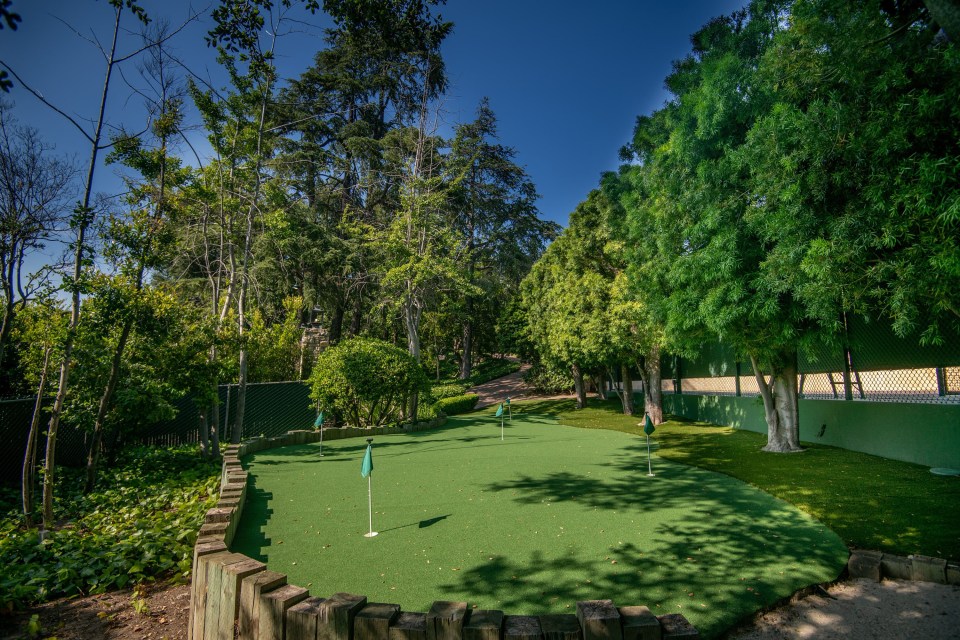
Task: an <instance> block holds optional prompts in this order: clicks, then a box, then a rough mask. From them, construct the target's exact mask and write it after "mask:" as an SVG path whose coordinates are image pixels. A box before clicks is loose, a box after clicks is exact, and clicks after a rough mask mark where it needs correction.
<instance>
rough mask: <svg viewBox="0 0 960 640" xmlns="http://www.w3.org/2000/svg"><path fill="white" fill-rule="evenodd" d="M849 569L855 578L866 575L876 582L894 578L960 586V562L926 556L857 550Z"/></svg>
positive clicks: (853, 552)
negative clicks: (905, 555)
mask: <svg viewBox="0 0 960 640" xmlns="http://www.w3.org/2000/svg"><path fill="white" fill-rule="evenodd" d="M847 572H848V573H849V575H850V577H851V578H866V579H868V580H873V581H874V582H880V581H881V580H882V579H883V578H890V579H891V580H915V581H918V582H935V583H937V584H952V585H960V564H954V563H952V562H947V561H946V560H944V559H943V558H932V557H930V556H922V555H912V556H907V557H903V556H895V555H893V554H892V553H883V552H882V551H869V550H867V549H854V550H853V551H852V552H851V553H850V559H849V560H848V561H847Z"/></svg>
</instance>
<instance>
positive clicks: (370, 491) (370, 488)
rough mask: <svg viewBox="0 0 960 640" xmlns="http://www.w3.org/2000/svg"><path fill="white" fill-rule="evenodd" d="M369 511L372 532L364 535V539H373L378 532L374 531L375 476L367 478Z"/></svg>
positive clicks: (371, 475)
mask: <svg viewBox="0 0 960 640" xmlns="http://www.w3.org/2000/svg"><path fill="white" fill-rule="evenodd" d="M367 509H368V511H369V514H370V532H369V533H365V534H363V537H364V538H372V537H373V536H375V535H377V533H378V532H376V531H374V530H373V474H372V473H371V474H370V475H368V476H367Z"/></svg>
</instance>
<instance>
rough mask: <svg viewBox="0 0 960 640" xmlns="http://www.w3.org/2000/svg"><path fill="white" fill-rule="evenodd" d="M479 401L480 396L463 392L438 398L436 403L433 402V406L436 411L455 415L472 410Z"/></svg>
mask: <svg viewBox="0 0 960 640" xmlns="http://www.w3.org/2000/svg"><path fill="white" fill-rule="evenodd" d="M479 401H480V396H478V395H477V394H475V393H465V394H464V395H462V396H454V397H452V398H444V399H443V400H438V401H437V402H436V403H434V405H433V407H434V408H435V409H436V410H437V412H438V413H443V414H445V415H448V416H455V415H457V414H460V413H467V412H468V411H473V408H474V407H475V406H477V402H479Z"/></svg>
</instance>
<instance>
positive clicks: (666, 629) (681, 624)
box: [657, 613, 700, 640]
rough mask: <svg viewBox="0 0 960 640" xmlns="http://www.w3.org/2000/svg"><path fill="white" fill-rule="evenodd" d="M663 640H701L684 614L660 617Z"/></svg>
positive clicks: (669, 614) (670, 614)
mask: <svg viewBox="0 0 960 640" xmlns="http://www.w3.org/2000/svg"><path fill="white" fill-rule="evenodd" d="M657 620H659V621H660V630H661V631H662V632H663V635H662V636H661V637H662V638H663V640H700V634H699V633H698V632H697V629H696V628H695V627H694V626H693V625H692V624H690V623H689V622H688V621H687V619H686V618H684V617H683V614H682V613H668V614H667V615H665V616H658V617H657Z"/></svg>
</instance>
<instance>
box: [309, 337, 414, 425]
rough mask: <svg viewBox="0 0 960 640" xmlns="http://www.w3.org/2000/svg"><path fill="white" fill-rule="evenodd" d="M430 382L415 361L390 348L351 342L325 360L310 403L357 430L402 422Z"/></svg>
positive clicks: (314, 376)
mask: <svg viewBox="0 0 960 640" xmlns="http://www.w3.org/2000/svg"><path fill="white" fill-rule="evenodd" d="M426 389H427V377H426V374H424V372H423V369H422V368H421V367H420V365H419V364H417V361H416V360H414V359H413V357H412V356H411V355H410V354H409V353H407V352H406V351H404V350H402V349H398V348H397V347H395V346H393V345H392V344H390V343H389V342H384V341H382V340H374V339H372V338H351V339H349V340H344V341H343V342H341V343H340V344H338V345H336V346H334V347H330V348H329V349H327V350H326V351H324V352H323V353H321V354H320V357H319V358H317V361H316V363H315V364H314V366H313V371H312V372H311V374H310V397H311V398H313V399H314V400H316V401H317V402H318V403H319V405H320V406H321V407H322V408H324V409H325V410H328V411H331V410H332V411H333V412H334V413H336V414H337V415H339V416H340V417H342V418H344V419H345V420H346V421H347V422H348V423H350V424H352V425H354V426H358V427H359V426H379V425H383V424H388V423H393V422H399V421H400V420H401V419H402V418H403V417H404V416H405V413H406V405H407V402H408V400H409V398H410V396H411V394H413V393H414V392H415V391H425V390H426Z"/></svg>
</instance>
